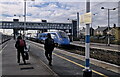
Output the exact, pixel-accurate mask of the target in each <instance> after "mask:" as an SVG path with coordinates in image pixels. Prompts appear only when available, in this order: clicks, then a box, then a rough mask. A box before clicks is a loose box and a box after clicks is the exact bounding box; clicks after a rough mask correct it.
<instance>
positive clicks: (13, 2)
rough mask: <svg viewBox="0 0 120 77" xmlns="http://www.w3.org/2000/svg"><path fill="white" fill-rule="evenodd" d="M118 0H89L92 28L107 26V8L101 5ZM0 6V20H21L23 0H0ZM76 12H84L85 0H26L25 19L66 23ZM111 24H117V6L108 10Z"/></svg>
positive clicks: (115, 3) (114, 3) (108, 5)
mask: <svg viewBox="0 0 120 77" xmlns="http://www.w3.org/2000/svg"><path fill="white" fill-rule="evenodd" d="M102 1H103V2H102ZM118 1H120V0H109V2H108V1H107V0H91V12H92V14H95V15H93V18H92V19H93V23H92V26H93V28H94V29H95V28H97V26H98V25H99V26H107V10H105V9H104V10H102V9H101V7H106V8H114V7H118ZM0 8H1V10H0V21H1V20H2V21H12V20H13V18H19V19H20V21H23V14H24V1H22V0H4V1H0ZM77 12H79V13H80V15H82V14H84V13H85V0H35V1H30V0H27V21H32V22H33V21H34V22H41V20H42V19H46V20H47V21H48V22H65V23H66V22H68V20H67V19H68V18H69V19H71V20H72V19H76V13H77ZM14 14H16V17H15V16H14ZM19 16H21V17H19ZM69 22H70V21H69ZM113 24H118V8H117V9H116V10H114V11H112V10H111V11H110V26H113ZM80 27H84V25H83V24H81V25H80Z"/></svg>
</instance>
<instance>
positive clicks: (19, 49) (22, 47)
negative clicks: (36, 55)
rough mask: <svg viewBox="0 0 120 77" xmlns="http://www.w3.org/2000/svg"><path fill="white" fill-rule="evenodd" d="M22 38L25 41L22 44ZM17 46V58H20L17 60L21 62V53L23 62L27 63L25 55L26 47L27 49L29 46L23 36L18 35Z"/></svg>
mask: <svg viewBox="0 0 120 77" xmlns="http://www.w3.org/2000/svg"><path fill="white" fill-rule="evenodd" d="M21 40H22V41H23V44H22V46H21V45H20V43H21ZM15 47H16V48H17V60H18V61H17V62H18V63H20V54H21V55H22V59H23V62H24V64H26V61H25V55H24V48H25V49H27V47H26V43H25V40H23V39H22V37H21V36H18V37H17V41H16V44H15Z"/></svg>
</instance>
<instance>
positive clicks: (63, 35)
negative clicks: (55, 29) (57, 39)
mask: <svg viewBox="0 0 120 77" xmlns="http://www.w3.org/2000/svg"><path fill="white" fill-rule="evenodd" d="M59 33H60V35H61V37H63V38H67V37H68V36H67V34H66V33H65V32H59Z"/></svg>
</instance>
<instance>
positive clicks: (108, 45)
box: [101, 7, 116, 46]
mask: <svg viewBox="0 0 120 77" xmlns="http://www.w3.org/2000/svg"><path fill="white" fill-rule="evenodd" d="M101 9H106V10H107V11H108V31H109V30H110V10H116V8H112V9H109V8H104V7H101ZM107 41H108V44H107V45H108V46H110V35H109V34H108V40H107Z"/></svg>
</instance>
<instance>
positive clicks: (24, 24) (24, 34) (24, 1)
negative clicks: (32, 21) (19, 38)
mask: <svg viewBox="0 0 120 77" xmlns="http://www.w3.org/2000/svg"><path fill="white" fill-rule="evenodd" d="M26 1H27V0H24V30H23V37H24V39H25V30H26V13H27V12H26V4H27V2H26ZM31 1H35V0H31Z"/></svg>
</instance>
